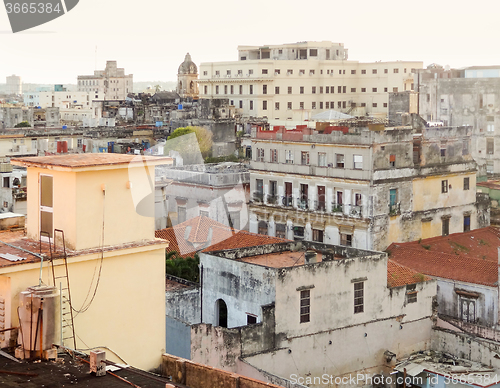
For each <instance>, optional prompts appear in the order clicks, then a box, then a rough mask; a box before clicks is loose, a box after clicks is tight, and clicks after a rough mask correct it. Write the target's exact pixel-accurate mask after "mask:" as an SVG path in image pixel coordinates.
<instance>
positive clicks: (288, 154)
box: [285, 150, 293, 164]
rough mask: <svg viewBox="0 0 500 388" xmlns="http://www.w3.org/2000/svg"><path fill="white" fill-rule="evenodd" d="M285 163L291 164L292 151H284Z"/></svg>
mask: <svg viewBox="0 0 500 388" xmlns="http://www.w3.org/2000/svg"><path fill="white" fill-rule="evenodd" d="M285 163H288V164H293V151H292V150H286V151H285Z"/></svg>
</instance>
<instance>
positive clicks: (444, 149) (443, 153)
mask: <svg viewBox="0 0 500 388" xmlns="http://www.w3.org/2000/svg"><path fill="white" fill-rule="evenodd" d="M441 147H442V148H441V156H442V157H445V156H446V148H444V147H443V146H441Z"/></svg>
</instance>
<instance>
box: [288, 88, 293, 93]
mask: <svg viewBox="0 0 500 388" xmlns="http://www.w3.org/2000/svg"><path fill="white" fill-rule="evenodd" d="M288 94H292V87H291V86H289V87H288Z"/></svg>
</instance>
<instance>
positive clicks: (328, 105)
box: [325, 101, 330, 109]
mask: <svg viewBox="0 0 500 388" xmlns="http://www.w3.org/2000/svg"><path fill="white" fill-rule="evenodd" d="M325 108H326V109H330V102H329V101H327V102H325Z"/></svg>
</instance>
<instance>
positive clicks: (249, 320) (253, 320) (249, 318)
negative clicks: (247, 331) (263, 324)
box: [247, 314, 257, 325]
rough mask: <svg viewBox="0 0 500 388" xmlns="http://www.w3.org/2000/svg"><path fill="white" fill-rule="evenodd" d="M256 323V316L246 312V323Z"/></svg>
mask: <svg viewBox="0 0 500 388" xmlns="http://www.w3.org/2000/svg"><path fill="white" fill-rule="evenodd" d="M256 323H257V316H255V315H251V314H247V325H254V324H256Z"/></svg>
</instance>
